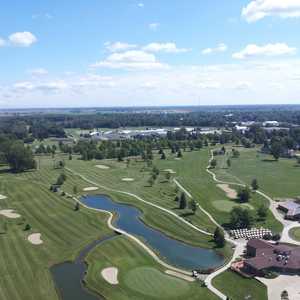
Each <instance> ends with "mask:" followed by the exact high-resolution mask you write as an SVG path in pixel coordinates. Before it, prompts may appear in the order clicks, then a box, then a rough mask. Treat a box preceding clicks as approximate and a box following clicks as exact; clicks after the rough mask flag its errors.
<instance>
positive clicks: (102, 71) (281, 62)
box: [0, 0, 300, 108]
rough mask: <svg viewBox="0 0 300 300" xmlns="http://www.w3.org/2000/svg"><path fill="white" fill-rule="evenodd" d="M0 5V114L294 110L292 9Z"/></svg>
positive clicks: (297, 38) (297, 13)
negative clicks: (170, 108)
mask: <svg viewBox="0 0 300 300" xmlns="http://www.w3.org/2000/svg"><path fill="white" fill-rule="evenodd" d="M0 5H1V9H0V108H16V107H77V106H80V107H84V106H143V105H210V104H268V103H274V104H276V103H299V104H300V33H299V32H300V0H252V1H251V0H226V1H219V0H201V1H199V0H186V1H182V0H141V1H139V0H137V1H135V0H111V1H104V0H76V1H74V0H44V1H35V0H26V1H21V0H10V1H1V4H0Z"/></svg>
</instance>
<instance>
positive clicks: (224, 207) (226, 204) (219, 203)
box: [213, 200, 254, 212]
mask: <svg viewBox="0 0 300 300" xmlns="http://www.w3.org/2000/svg"><path fill="white" fill-rule="evenodd" d="M213 205H214V206H215V207H216V209H218V210H220V211H225V212H230V211H231V210H232V209H233V208H234V207H236V206H239V207H242V208H248V209H250V210H253V209H254V208H253V206H252V205H251V204H249V203H241V204H239V203H237V202H236V201H234V200H216V201H213Z"/></svg>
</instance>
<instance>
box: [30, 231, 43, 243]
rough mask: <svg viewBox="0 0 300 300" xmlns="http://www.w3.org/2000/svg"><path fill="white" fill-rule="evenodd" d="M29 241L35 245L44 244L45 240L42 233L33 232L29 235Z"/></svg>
mask: <svg viewBox="0 0 300 300" xmlns="http://www.w3.org/2000/svg"><path fill="white" fill-rule="evenodd" d="M27 239H28V241H29V242H30V243H31V244H33V245H41V244H43V241H42V240H41V234H40V233H32V234H31V235H29V236H28V238H27Z"/></svg>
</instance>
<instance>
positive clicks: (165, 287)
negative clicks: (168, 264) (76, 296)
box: [86, 237, 217, 300]
mask: <svg viewBox="0 0 300 300" xmlns="http://www.w3.org/2000/svg"><path fill="white" fill-rule="evenodd" d="M87 262H88V265H89V268H88V273H87V277H86V280H87V284H88V287H90V288H91V289H93V290H94V291H96V292H98V293H101V294H102V295H103V296H104V297H106V298H107V299H111V300H114V299H116V300H127V299H128V300H129V299H134V300H140V299H145V300H146V299H178V300H179V299H191V300H194V299H195V300H196V299H209V300H214V299H217V297H216V296H214V294H212V293H211V292H210V291H209V290H208V289H207V288H204V287H201V284H200V282H192V283H191V282H187V281H184V280H182V279H178V278H175V277H172V276H169V275H166V274H165V273H164V269H163V268H162V267H161V266H160V265H158V264H157V263H155V261H154V260H153V259H152V258H151V257H150V256H148V255H147V254H146V253H145V252H144V251H143V250H142V249H141V248H140V247H138V246H137V245H136V244H135V243H133V242H131V241H129V240H128V239H126V238H124V237H118V238H116V239H114V240H110V241H107V242H105V243H103V244H102V245H100V246H98V247H97V248H96V249H94V250H93V251H92V252H91V253H90V254H89V255H88V258H87ZM111 266H114V267H117V268H118V270H119V274H118V280H119V284H118V285H114V286H111V285H110V284H109V283H107V282H106V281H105V280H104V279H103V278H102V276H101V270H102V269H104V268H107V267H111Z"/></svg>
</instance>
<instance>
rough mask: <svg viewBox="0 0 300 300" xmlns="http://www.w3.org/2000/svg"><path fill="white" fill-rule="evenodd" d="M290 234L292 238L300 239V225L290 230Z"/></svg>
mask: <svg viewBox="0 0 300 300" xmlns="http://www.w3.org/2000/svg"><path fill="white" fill-rule="evenodd" d="M289 235H290V237H291V238H292V239H294V240H296V241H300V227H297V228H292V229H291V230H290V231H289Z"/></svg>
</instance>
